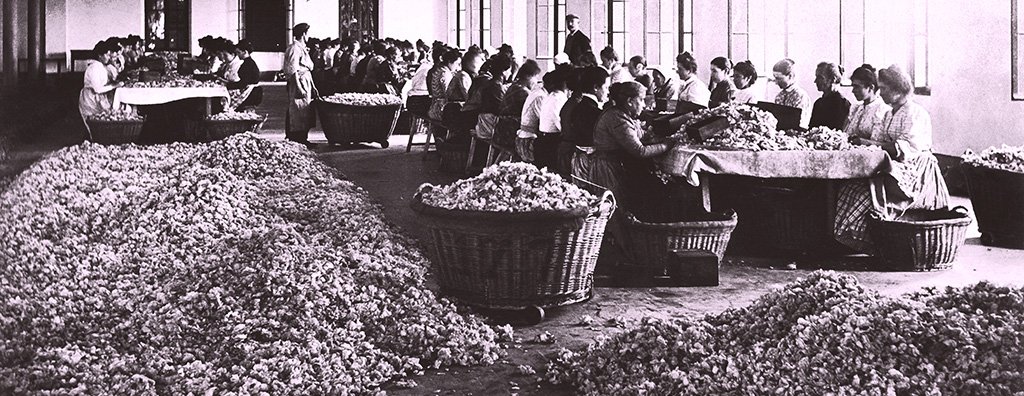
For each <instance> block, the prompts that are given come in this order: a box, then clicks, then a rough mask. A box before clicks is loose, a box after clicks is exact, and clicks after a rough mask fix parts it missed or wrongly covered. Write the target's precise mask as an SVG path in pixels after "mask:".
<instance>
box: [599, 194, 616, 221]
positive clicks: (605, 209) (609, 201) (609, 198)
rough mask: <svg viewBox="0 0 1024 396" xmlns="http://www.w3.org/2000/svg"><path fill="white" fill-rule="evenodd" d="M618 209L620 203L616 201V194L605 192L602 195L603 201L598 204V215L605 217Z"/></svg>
mask: <svg viewBox="0 0 1024 396" xmlns="http://www.w3.org/2000/svg"><path fill="white" fill-rule="evenodd" d="M616 207H618V203H617V202H616V201H615V194H612V192H611V191H608V190H605V191H604V193H603V194H601V199H600V200H598V202H597V211H596V213H599V214H601V215H605V214H608V213H611V212H614V211H615V208H616Z"/></svg>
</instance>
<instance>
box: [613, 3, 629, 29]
mask: <svg viewBox="0 0 1024 396" xmlns="http://www.w3.org/2000/svg"><path fill="white" fill-rule="evenodd" d="M612 31H613V32H625V31H626V4H625V3H623V2H621V1H612Z"/></svg>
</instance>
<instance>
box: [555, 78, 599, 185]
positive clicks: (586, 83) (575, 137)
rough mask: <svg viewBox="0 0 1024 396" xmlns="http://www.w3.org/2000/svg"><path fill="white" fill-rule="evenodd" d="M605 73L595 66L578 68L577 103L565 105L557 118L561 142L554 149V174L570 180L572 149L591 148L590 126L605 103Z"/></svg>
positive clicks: (591, 126) (592, 138) (592, 129)
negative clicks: (556, 157) (560, 131)
mask: <svg viewBox="0 0 1024 396" xmlns="http://www.w3.org/2000/svg"><path fill="white" fill-rule="evenodd" d="M608 85H609V80H608V71H607V70H605V69H604V68H602V67H599V66H591V67H587V68H584V69H582V71H581V72H580V76H579V81H577V82H576V86H577V88H578V89H577V90H578V91H579V93H580V94H579V95H578V98H579V100H578V101H569V102H566V103H565V105H564V106H563V107H562V111H561V113H559V116H560V118H561V121H562V143H561V145H559V147H558V173H559V174H561V175H562V177H564V178H566V180H571V176H572V157H573V153H575V152H576V146H580V147H590V146H593V145H594V125H595V124H597V119H598V118H600V116H601V103H604V102H605V101H607V100H608Z"/></svg>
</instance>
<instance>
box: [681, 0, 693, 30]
mask: <svg viewBox="0 0 1024 396" xmlns="http://www.w3.org/2000/svg"><path fill="white" fill-rule="evenodd" d="M683 7H684V8H683V15H684V16H686V19H685V21H684V22H683V23H684V24H683V28H684V29H683V31H686V32H692V31H693V19H694V15H693V0H683Z"/></svg>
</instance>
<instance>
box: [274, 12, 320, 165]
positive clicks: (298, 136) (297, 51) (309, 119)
mask: <svg viewBox="0 0 1024 396" xmlns="http://www.w3.org/2000/svg"><path fill="white" fill-rule="evenodd" d="M292 36H293V37H295V40H294V41H292V43H291V44H290V45H288V50H287V51H285V54H284V67H283V70H282V71H283V72H284V74H285V75H286V76H288V111H287V113H285V138H287V139H288V140H291V141H293V142H299V143H303V144H307V145H308V144H309V140H308V139H309V129H310V128H312V127H313V125H316V113H314V112H313V106H312V104H313V98H315V97H316V96H318V94H317V91H316V87H315V86H314V85H313V73H312V71H313V59H312V58H310V56H309V49H307V48H306V40H307V39H309V24H307V23H300V24H298V25H295V27H294V28H292Z"/></svg>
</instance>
